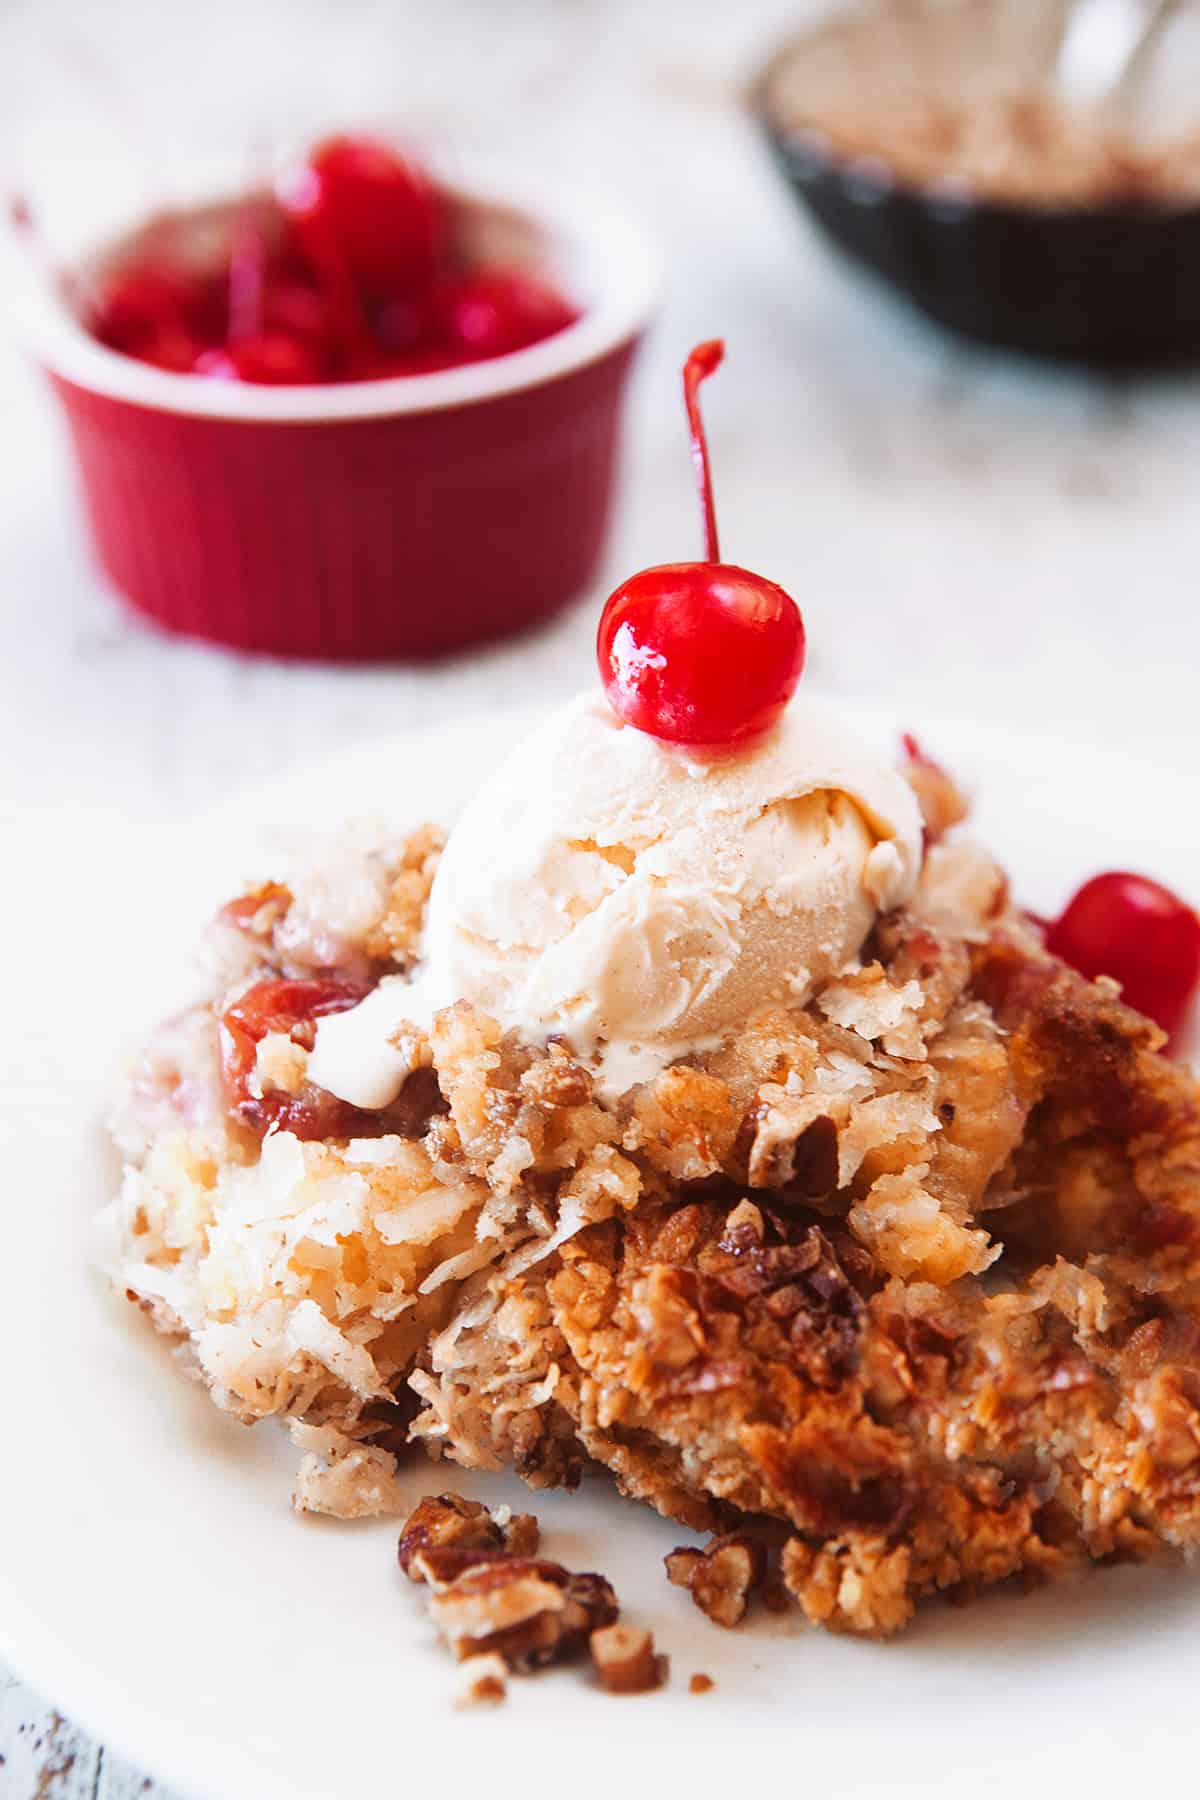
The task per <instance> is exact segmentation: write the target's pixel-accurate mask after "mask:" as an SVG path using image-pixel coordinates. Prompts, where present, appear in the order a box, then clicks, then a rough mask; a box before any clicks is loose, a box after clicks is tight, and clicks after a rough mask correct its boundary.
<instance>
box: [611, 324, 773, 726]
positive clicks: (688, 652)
mask: <svg viewBox="0 0 1200 1800" xmlns="http://www.w3.org/2000/svg"><path fill="white" fill-rule="evenodd" d="M724 355H725V346H724V344H723V343H721V342H720V341H719V340H714V341H713V342H711V343H706V344H698V345H697V346H696V348H695V349H694V350H693V351H692V353H691V355H690V356H689V357H688V359H687V361H686V363H685V364H684V368H683V392H684V399H685V402H686V405H687V415H688V425H689V428H690V432H691V439H692V456H693V459H694V461H695V465H696V477H697V482H698V485H699V489H700V504H701V507H702V509H703V513H704V541H705V550H706V552H707V559H708V560H707V561H706V562H693V563H664V564H663V565H661V566H660V567H658V568H653V569H643V570H642V571H641V573H640V574H638V575H633V576H631V577H630V579H629V580H628V581H624V582H622V583H621V586H620V587H619V588H617V589H616V591H615V592H614V593H613V594H612V595H611V596H610V598H609V601H608V604H607V605H606V606H605V608H604V612H603V614H602V616H601V619H600V629H599V632H598V634H597V638H596V655H597V658H598V660H599V663H600V679H601V681H602V682H603V684H604V691H605V693H606V695H607V696H608V701H609V705H610V706H611V707H612V709H613V711H614V712H615V713H617V714H618V715H619V717H620V718H622V719H624V720H625V722H626V724H627V725H635V726H636V727H637V728H638V730H639V731H645V732H648V733H649V735H650V736H651V737H656V738H661V739H663V740H664V741H665V742H667V743H671V744H694V745H697V746H700V747H711V748H714V749H716V748H723V747H726V746H728V745H732V744H740V743H744V742H745V741H746V740H747V739H749V738H753V737H757V736H758V735H759V734H760V733H761V732H764V731H766V730H767V729H768V727H769V726H771V725H772V724H773V723H774V722H775V720H776V719H777V718H778V717H779V714H780V713H781V712H782V711H783V709H784V707H785V706H786V705H787V703H788V701H789V700H790V699H791V697H792V695H793V693H794V692H795V691H796V683H797V682H798V681H799V679H800V675H801V672H802V670H803V668H804V624H803V621H802V620H801V617H800V611H799V608H798V607H797V605H796V602H795V601H794V600H793V599H792V598H791V596H790V595H789V594H786V593H784V591H783V589H782V588H781V587H777V586H776V584H775V583H774V582H773V581H767V580H765V579H764V578H763V576H761V575H753V574H751V572H750V571H749V569H741V568H738V567H737V566H736V564H733V563H723V562H722V561H721V560H720V551H719V549H718V545H717V522H716V513H715V510H714V506H713V491H712V474H711V471H710V469H709V462H708V443H707V440H706V438H705V434H704V424H703V421H702V419H701V417H700V404H699V400H698V398H697V390H698V388H699V386H700V383H701V382H702V381H703V380H704V379H705V378H706V376H709V375H711V374H712V373H713V371H714V370H715V369H718V368H719V367H720V365H721V361H722V358H723V357H724Z"/></svg>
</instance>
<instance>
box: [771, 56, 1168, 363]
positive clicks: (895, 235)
mask: <svg viewBox="0 0 1200 1800" xmlns="http://www.w3.org/2000/svg"><path fill="white" fill-rule="evenodd" d="M803 43H804V39H803V38H801V39H797V40H795V41H794V42H793V43H791V44H788V45H785V46H784V48H783V49H782V50H781V51H779V52H778V53H777V55H776V56H775V57H773V58H772V60H771V62H770V63H769V64H768V66H767V68H766V69H765V70H764V72H763V74H762V75H761V76H760V77H759V79H758V81H757V82H756V84H755V87H754V90H753V94H752V105H753V108H754V111H755V113H756V115H757V117H758V120H759V124H760V126H761V129H762V131H763V132H764V134H765V136H766V140H767V143H768V145H769V147H770V149H771V152H772V154H773V156H774V158H775V160H776V161H777V163H778V165H779V167H780V169H781V170H782V172H783V174H784V176H785V178H786V180H787V181H788V183H789V185H790V186H791V189H792V191H793V193H794V194H795V196H796V198H797V199H798V200H799V202H800V203H801V204H802V205H803V206H804V207H805V208H807V210H808V212H809V213H810V214H811V216H812V218H813V219H814V220H815V221H816V223H817V225H818V227H819V228H820V229H821V230H822V231H823V232H824V234H825V235H826V236H827V237H828V238H829V239H830V241H831V242H832V243H834V244H835V245H836V246H837V247H838V249H839V250H842V251H844V252H845V253H846V254H847V255H848V256H850V257H851V258H852V259H853V260H854V261H855V262H857V263H859V264H861V265H862V266H864V267H865V268H867V269H870V270H872V271H873V272H874V273H875V274H876V275H878V276H881V277H882V278H883V279H884V280H885V281H886V282H888V283H890V284H891V285H892V286H893V287H894V288H895V289H897V290H898V291H899V292H900V293H902V294H904V295H905V296H906V297H907V298H908V299H909V300H910V301H911V302H912V303H913V304H914V305H916V306H917V307H918V308H919V309H920V310H921V311H922V312H923V313H925V314H927V315H928V317H930V318H932V319H935V320H936V321H937V322H938V323H939V324H941V325H944V326H948V327H949V328H950V329H951V330H954V331H957V332H961V333H963V334H964V335H966V336H968V337H971V338H976V339H982V340H983V341H985V342H987V343H990V344H999V345H1003V346H1005V347H1006V348H1009V349H1013V350H1021V351H1026V352H1030V353H1033V354H1035V355H1041V356H1052V357H1060V358H1069V359H1071V360H1075V361H1080V362H1086V363H1092V364H1098V365H1102V366H1107V367H1113V368H1121V367H1127V368H1128V367H1139V366H1140V367H1148V366H1154V365H1169V364H1181V363H1191V362H1196V361H1200V207H1197V206H1185V207H1177V208H1173V209H1167V208H1165V207H1162V208H1157V207H1153V206H1149V205H1147V206H1144V207H1140V206H1134V205H1100V206H1088V207H1085V206H1080V207H1074V208H1068V209H1063V210H1058V209H1050V208H1047V209H1044V210H1043V209H1040V208H1035V207H1022V206H1016V205H1001V204H996V203H995V202H990V201H987V202H985V201H977V200H972V199H969V198H966V197H959V196H951V197H944V196H942V195H940V194H938V193H935V192H932V191H929V192H925V191H921V190H918V189H915V188H906V187H904V186H903V185H902V184H900V183H899V182H897V181H895V180H893V179H892V178H891V177H890V176H889V174H888V172H887V169H886V167H885V166H883V165H881V164H876V163H874V162H872V163H870V164H854V163H843V162H839V161H838V160H837V158H836V157H835V156H834V155H832V154H831V153H829V152H828V151H826V150H825V149H823V147H822V145H821V143H820V141H819V139H817V138H816V137H814V136H813V135H812V134H810V133H807V132H798V131H795V130H792V129H789V128H788V127H787V126H786V125H785V124H783V123H782V122H781V121H779V120H778V119H777V118H775V117H773V115H772V106H771V100H770V94H771V87H772V79H773V77H774V75H775V73H776V71H777V69H778V68H779V67H780V66H781V64H782V62H783V60H784V59H785V58H789V57H790V56H791V55H792V54H793V53H794V52H795V51H796V50H797V49H798V48H800V47H801V46H802V45H803Z"/></svg>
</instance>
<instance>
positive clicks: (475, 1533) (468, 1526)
mask: <svg viewBox="0 0 1200 1800" xmlns="http://www.w3.org/2000/svg"><path fill="white" fill-rule="evenodd" d="M504 1542H505V1539H504V1533H503V1531H502V1530H501V1528H500V1526H499V1525H497V1524H496V1521H495V1520H494V1519H493V1518H492V1516H491V1514H490V1513H489V1512H488V1510H487V1507H486V1506H481V1505H480V1504H479V1502H478V1501H477V1500H464V1499H463V1497H462V1495H461V1494H426V1496H425V1498H424V1499H423V1500H422V1501H421V1502H420V1504H419V1505H418V1506H417V1508H416V1510H415V1511H414V1512H412V1513H410V1514H409V1516H408V1519H407V1521H406V1522H405V1526H404V1529H403V1531H402V1532H401V1533H400V1546H399V1557H400V1567H401V1568H402V1569H403V1570H404V1573H405V1574H406V1575H407V1576H408V1578H409V1580H410V1581H424V1579H425V1576H424V1574H423V1573H422V1572H421V1569H420V1567H419V1561H418V1553H419V1552H424V1551H429V1550H432V1549H435V1548H439V1549H440V1548H448V1547H451V1546H453V1547H454V1548H456V1549H459V1550H473V1551H477V1550H500V1549H503V1547H504Z"/></svg>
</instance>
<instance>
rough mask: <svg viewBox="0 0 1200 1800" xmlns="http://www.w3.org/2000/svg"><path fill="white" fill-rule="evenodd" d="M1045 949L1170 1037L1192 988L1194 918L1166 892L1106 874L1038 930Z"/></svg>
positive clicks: (1198, 947) (1199, 963)
mask: <svg viewBox="0 0 1200 1800" xmlns="http://www.w3.org/2000/svg"><path fill="white" fill-rule="evenodd" d="M1046 948H1047V949H1048V950H1050V951H1052V952H1053V953H1054V955H1055V956H1061V957H1062V959H1063V961H1064V962H1065V963H1069V964H1070V965H1071V967H1072V968H1073V969H1077V970H1078V971H1079V973H1080V974H1081V975H1086V976H1087V977H1088V979H1089V980H1095V978H1096V976H1097V975H1108V976H1110V977H1111V978H1112V979H1113V980H1114V981H1119V982H1120V984H1121V994H1122V998H1123V999H1124V1000H1125V1002H1126V1003H1127V1004H1128V1005H1129V1006H1132V1007H1135V1008H1136V1009H1137V1011H1138V1012H1142V1013H1145V1014H1146V1015H1147V1016H1148V1017H1149V1018H1151V1019H1154V1020H1155V1021H1156V1023H1157V1024H1159V1025H1161V1026H1162V1028H1163V1030H1164V1031H1165V1032H1166V1033H1167V1035H1168V1036H1169V1037H1170V1036H1174V1034H1175V1033H1176V1032H1177V1031H1178V1029H1179V1027H1180V1025H1181V1024H1182V1023H1183V1019H1184V1015H1185V1014H1186V1012H1187V1009H1188V1006H1189V1004H1190V1003H1191V1000H1192V998H1193V996H1194V994H1195V992H1196V988H1197V986H1198V985H1200V918H1197V916H1196V913H1195V911H1194V910H1193V908H1192V907H1190V906H1188V905H1187V903H1186V902H1185V901H1183V900H1181V899H1180V898H1179V896H1178V895H1177V894H1173V893H1172V892H1171V890H1170V889H1169V888H1165V887H1163V886H1162V885H1161V884H1160V883H1159V882H1157V881H1150V880H1149V879H1148V878H1147V877H1146V876H1144V875H1131V874H1128V873H1126V872H1124V871H1121V870H1111V871H1109V872H1108V873H1106V874H1103V875H1094V876H1093V877H1092V879H1091V880H1090V881H1085V882H1084V884H1083V886H1082V887H1081V888H1080V889H1079V891H1078V893H1077V894H1075V896H1074V897H1073V899H1071V900H1070V901H1069V902H1068V904H1067V906H1066V909H1065V910H1064V911H1063V913H1062V914H1061V916H1060V917H1059V918H1057V919H1055V920H1054V921H1053V922H1052V923H1051V924H1050V925H1048V926H1047V928H1046Z"/></svg>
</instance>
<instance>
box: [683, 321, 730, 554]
mask: <svg viewBox="0 0 1200 1800" xmlns="http://www.w3.org/2000/svg"><path fill="white" fill-rule="evenodd" d="M724 360H725V344H724V341H723V340H722V339H721V338H712V339H710V340H709V342H708V343H706V344H697V345H696V348H695V349H694V350H693V351H692V353H691V355H690V356H689V357H688V359H687V361H686V362H685V363H684V365H683V397H684V401H685V402H686V404H687V416H688V430H689V431H690V433H691V438H692V461H693V463H694V464H695V466H696V485H697V487H698V488H699V490H700V508H701V511H702V512H703V514H704V553H705V557H706V559H707V560H708V561H709V562H710V563H717V562H720V560H721V552H720V549H719V548H718V545H717V514H716V509H715V507H714V506H713V486H712V470H711V469H710V468H709V465H708V439H707V437H706V436H705V434H704V420H703V419H702V418H701V417H700V401H699V398H698V389H699V387H700V383H701V382H702V381H705V380H707V378H708V377H709V376H710V375H711V374H713V372H714V371H715V370H717V369H719V368H720V366H721V364H722V362H723V361H724Z"/></svg>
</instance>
